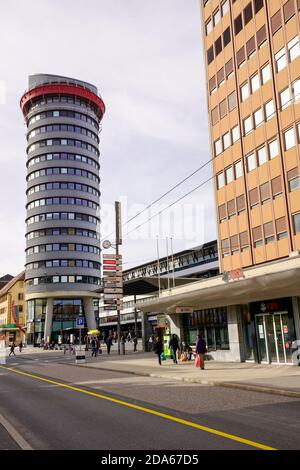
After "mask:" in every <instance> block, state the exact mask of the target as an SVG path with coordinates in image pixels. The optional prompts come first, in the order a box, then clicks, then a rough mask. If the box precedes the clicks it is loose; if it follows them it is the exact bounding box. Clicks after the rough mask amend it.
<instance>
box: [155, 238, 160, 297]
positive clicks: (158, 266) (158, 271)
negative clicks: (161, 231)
mask: <svg viewBox="0 0 300 470" xmlns="http://www.w3.org/2000/svg"><path fill="white" fill-rule="evenodd" d="M156 248H157V275H158V293H159V295H160V263H159V246H158V236H157V237H156Z"/></svg>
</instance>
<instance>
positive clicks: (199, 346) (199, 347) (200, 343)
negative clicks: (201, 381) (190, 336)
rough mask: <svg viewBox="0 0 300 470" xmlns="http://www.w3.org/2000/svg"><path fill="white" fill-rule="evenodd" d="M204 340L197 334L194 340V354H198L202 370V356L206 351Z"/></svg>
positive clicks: (203, 356)
mask: <svg viewBox="0 0 300 470" xmlns="http://www.w3.org/2000/svg"><path fill="white" fill-rule="evenodd" d="M206 350H207V348H206V342H205V341H204V339H203V338H202V336H201V335H198V339H197V342H196V354H199V356H200V367H201V369H202V370H203V369H204V368H205V367H204V358H205V353H206Z"/></svg>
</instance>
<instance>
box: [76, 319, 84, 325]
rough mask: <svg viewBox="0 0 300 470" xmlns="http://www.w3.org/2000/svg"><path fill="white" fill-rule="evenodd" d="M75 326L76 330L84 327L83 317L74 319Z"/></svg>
mask: <svg viewBox="0 0 300 470" xmlns="http://www.w3.org/2000/svg"><path fill="white" fill-rule="evenodd" d="M76 326H77V328H83V327H84V317H77V318H76Z"/></svg>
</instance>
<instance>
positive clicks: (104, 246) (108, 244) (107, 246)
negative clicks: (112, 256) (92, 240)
mask: <svg viewBox="0 0 300 470" xmlns="http://www.w3.org/2000/svg"><path fill="white" fill-rule="evenodd" d="M102 246H103V248H104V249H105V250H107V249H108V248H110V247H111V242H110V241H109V240H104V242H103V243H102Z"/></svg>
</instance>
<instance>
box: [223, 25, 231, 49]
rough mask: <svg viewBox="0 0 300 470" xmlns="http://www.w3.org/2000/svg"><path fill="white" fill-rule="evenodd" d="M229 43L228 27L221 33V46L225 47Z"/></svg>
mask: <svg viewBox="0 0 300 470" xmlns="http://www.w3.org/2000/svg"><path fill="white" fill-rule="evenodd" d="M230 41H231V35H230V28H229V27H228V28H227V29H226V30H225V31H224V33H223V44H224V47H226V46H227V44H229V43H230Z"/></svg>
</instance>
